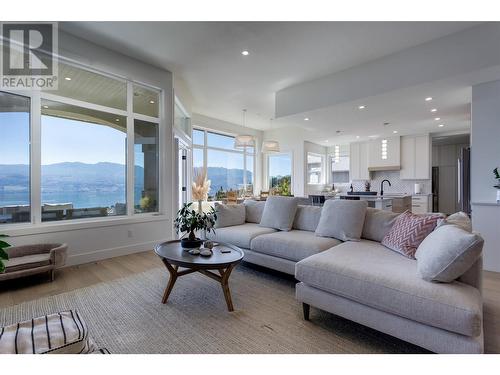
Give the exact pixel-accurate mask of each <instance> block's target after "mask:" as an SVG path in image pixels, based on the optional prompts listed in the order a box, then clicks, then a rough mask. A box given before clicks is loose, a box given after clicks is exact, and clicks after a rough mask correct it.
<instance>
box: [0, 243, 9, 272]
mask: <svg viewBox="0 0 500 375" xmlns="http://www.w3.org/2000/svg"><path fill="white" fill-rule="evenodd" d="M5 237H8V236H7V235H5V234H0V273H3V272H5V263H4V261H5V260H8V259H9V254H7V252H6V251H5V249H7V248H8V247H10V244H8V243H7V242H5V241H4V240H2V238H5Z"/></svg>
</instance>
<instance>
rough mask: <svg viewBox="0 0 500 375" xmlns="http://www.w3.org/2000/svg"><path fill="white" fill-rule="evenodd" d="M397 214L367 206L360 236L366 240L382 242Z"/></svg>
mask: <svg viewBox="0 0 500 375" xmlns="http://www.w3.org/2000/svg"><path fill="white" fill-rule="evenodd" d="M398 216H399V214H398V213H395V212H391V211H386V210H379V209H377V208H372V207H368V208H367V209H366V216H365V224H364V225H363V232H362V233H361V237H362V238H364V239H367V240H372V241H377V242H382V240H383V238H384V236H385V235H386V234H387V232H389V231H390V230H391V228H392V226H393V225H394V222H395V221H396V218H397V217H398Z"/></svg>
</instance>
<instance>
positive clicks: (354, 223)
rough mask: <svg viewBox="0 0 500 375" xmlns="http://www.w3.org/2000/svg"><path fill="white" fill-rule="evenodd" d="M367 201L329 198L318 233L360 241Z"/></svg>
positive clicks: (339, 238)
mask: <svg viewBox="0 0 500 375" xmlns="http://www.w3.org/2000/svg"><path fill="white" fill-rule="evenodd" d="M367 207H368V203H367V202H366V201H361V200H359V201H353V200H341V199H338V200H337V199H329V200H327V201H326V202H325V204H324V205H323V209H322V210H321V218H320V219H319V224H318V227H317V228H316V235H318V236H322V237H334V238H336V239H338V240H341V241H359V239H360V238H361V232H362V231H363V224H364V222H365V215H366V208H367Z"/></svg>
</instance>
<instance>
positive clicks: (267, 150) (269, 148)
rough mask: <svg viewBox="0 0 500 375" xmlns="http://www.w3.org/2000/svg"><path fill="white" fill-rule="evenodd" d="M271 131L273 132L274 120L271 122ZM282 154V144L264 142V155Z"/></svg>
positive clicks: (269, 141)
mask: <svg viewBox="0 0 500 375" xmlns="http://www.w3.org/2000/svg"><path fill="white" fill-rule="evenodd" d="M269 125H270V126H269V128H270V129H269V130H273V119H270V120H269ZM277 152H280V144H279V142H278V141H271V140H268V141H263V142H262V153H263V154H275V153H277Z"/></svg>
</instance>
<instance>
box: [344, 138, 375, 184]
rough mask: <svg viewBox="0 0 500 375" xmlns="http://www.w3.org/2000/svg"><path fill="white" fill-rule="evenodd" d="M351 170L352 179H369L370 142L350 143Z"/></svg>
mask: <svg viewBox="0 0 500 375" xmlns="http://www.w3.org/2000/svg"><path fill="white" fill-rule="evenodd" d="M349 172H350V178H351V180H369V179H370V173H369V172H368V143H367V142H356V143H351V145H350V161H349Z"/></svg>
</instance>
